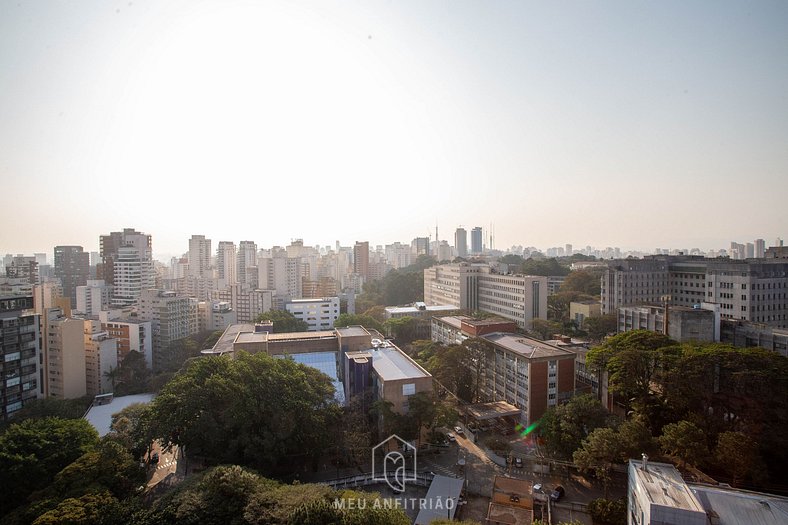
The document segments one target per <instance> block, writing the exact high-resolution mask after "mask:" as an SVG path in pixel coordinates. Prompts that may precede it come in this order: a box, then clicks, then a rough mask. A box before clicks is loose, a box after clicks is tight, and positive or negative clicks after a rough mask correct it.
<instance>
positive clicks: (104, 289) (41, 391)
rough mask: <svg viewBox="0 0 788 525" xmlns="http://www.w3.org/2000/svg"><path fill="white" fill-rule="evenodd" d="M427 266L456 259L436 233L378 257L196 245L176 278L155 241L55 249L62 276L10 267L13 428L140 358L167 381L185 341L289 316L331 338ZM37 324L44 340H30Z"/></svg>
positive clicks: (1, 286)
mask: <svg viewBox="0 0 788 525" xmlns="http://www.w3.org/2000/svg"><path fill="white" fill-rule="evenodd" d="M481 235H482V231H481V228H476V229H474V230H473V231H472V232H471V252H472V253H481V252H482V250H483V244H482V238H481ZM457 239H459V236H458V237H457ZM214 248H215V250H214ZM462 251H463V253H465V252H466V251H467V246H466V248H464V249H463V250H462ZM420 255H428V256H436V255H437V256H439V257H440V256H443V257H445V258H446V259H451V258H453V257H454V255H455V249H454V248H453V247H451V246H449V245H448V243H447V242H446V241H439V240H438V239H437V231H436V238H435V239H434V240H433V239H431V238H430V237H418V238H415V239H413V241H412V242H411V243H410V244H405V243H399V242H397V243H393V244H390V245H387V246H385V247H384V246H377V247H375V248H371V247H370V245H369V243H368V242H356V243H355V245H353V246H351V247H345V246H341V245H340V244H339V242H337V243H336V245H335V246H334V247H331V246H325V247H319V246H318V247H313V246H305V245H304V243H303V241H302V240H294V241H292V242H291V244H290V245H288V246H286V247H278V246H274V247H272V248H270V249H259V248H258V246H257V245H256V244H255V243H254V242H252V241H241V242H239V243H237V244H236V243H235V242H232V241H220V242H218V243H217V244H216V245H215V246H214V245H213V243H212V241H211V239H208V238H206V237H205V236H204V235H193V236H192V237H191V238H190V239H189V242H188V252H187V253H185V254H184V255H183V256H182V257H178V258H174V259H172V260H171V261H170V265H169V267H167V266H165V265H163V264H161V263H159V262H158V261H155V260H154V258H153V240H152V236H151V235H149V234H146V233H143V232H139V231H136V230H135V229H132V228H126V229H123V230H122V231H116V232H111V233H109V234H106V235H100V236H99V251H98V252H87V251H85V250H84V248H83V247H82V246H56V247H55V248H54V259H53V261H52V262H53V264H49V261H48V256H47V254H44V253H37V254H34V255H33V256H25V255H6V256H5V257H4V258H3V259H2V267H3V270H4V274H5V277H3V278H0V297H3V298H7V302H6V303H4V304H5V305H6V306H7V308H6V310H5V313H4V319H7V320H4V321H3V332H2V335H0V337H2V340H3V341H6V340H8V342H9V346H8V347H7V348H6V347H5V346H4V355H5V356H6V357H5V359H6V361H5V362H6V363H10V364H6V366H5V369H6V370H7V373H6V379H7V380H6V383H5V384H4V387H3V388H6V389H8V390H7V391H6V390H3V395H4V396H5V397H4V398H3V399H4V401H5V404H4V405H3V407H4V408H3V410H2V417H3V418H5V417H7V416H8V415H10V414H12V413H13V412H15V411H16V410H18V409H19V408H21V406H22V405H23V404H24V402H26V401H27V400H28V399H35V398H37V397H54V398H74V397H80V396H84V395H98V394H104V393H109V392H111V391H112V390H113V389H114V384H113V383H114V378H115V377H116V376H117V369H118V367H120V366H121V365H122V363H123V360H124V359H125V358H126V356H128V354H129V352H132V351H135V352H138V353H139V354H141V356H142V357H143V358H144V361H145V363H146V365H147V366H148V367H150V368H151V369H153V370H154V371H156V370H158V369H160V368H161V367H162V366H164V363H165V362H166V358H167V355H168V352H169V351H170V350H171V348H172V345H173V343H175V342H176V341H178V340H180V339H183V338H184V337H188V336H192V335H195V334H198V333H201V332H208V331H216V330H224V329H225V328H227V327H228V326H230V325H233V324H237V323H253V322H254V321H255V320H256V319H257V318H258V317H259V316H260V314H262V313H264V312H266V311H270V310H274V309H281V310H287V311H289V312H291V313H292V314H293V315H294V316H295V317H297V318H299V319H302V320H303V321H305V322H306V323H307V326H308V327H309V330H310V331H314V332H321V331H326V330H331V329H333V327H334V322H335V321H336V320H337V318H338V317H339V313H340V301H341V300H343V299H344V300H345V301H346V303H347V311H348V312H350V313H354V297H355V294H357V293H360V292H361V291H362V287H363V285H364V283H366V282H368V281H371V280H376V279H380V278H382V277H383V276H385V274H386V273H387V272H388V271H390V270H392V269H397V268H404V267H406V266H409V265H411V264H412V263H413V262H415V260H416V259H417V257H419V256H420ZM453 311H455V310H454V309H449V310H444V312H453ZM28 324H31V325H35V327H36V329H35V331H34V332H30V329H28V328H25V329H24V330H23V331H22V332H19V326H28ZM427 326H428V323H427ZM20 334H24V335H20ZM34 347H35V348H34ZM9 356H10V357H9ZM31 367H32V368H31ZM17 379H18V382H17Z"/></svg>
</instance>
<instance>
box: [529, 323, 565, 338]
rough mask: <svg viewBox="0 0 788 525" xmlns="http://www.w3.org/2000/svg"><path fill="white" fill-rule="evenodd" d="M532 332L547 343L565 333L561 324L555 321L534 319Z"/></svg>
mask: <svg viewBox="0 0 788 525" xmlns="http://www.w3.org/2000/svg"><path fill="white" fill-rule="evenodd" d="M530 331H531V332H532V333H534V334H536V336H537V337H538V338H539V339H541V340H543V341H546V340H548V339H552V338H553V335H555V334H560V333H561V332H562V331H563V326H562V325H561V323H557V322H555V321H546V320H545V319H534V320H533V322H532V323H531V330H530Z"/></svg>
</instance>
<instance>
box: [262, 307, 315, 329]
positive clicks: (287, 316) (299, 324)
mask: <svg viewBox="0 0 788 525" xmlns="http://www.w3.org/2000/svg"><path fill="white" fill-rule="evenodd" d="M263 321H272V322H273V323H274V333H275V334H284V333H290V332H306V331H307V330H308V329H309V325H308V324H307V323H306V321H302V320H301V319H298V318H297V317H296V316H294V315H293V314H291V313H290V312H288V311H287V310H268V311H267V312H263V313H261V314H260V315H258V316H257V319H255V322H256V323H261V322H263Z"/></svg>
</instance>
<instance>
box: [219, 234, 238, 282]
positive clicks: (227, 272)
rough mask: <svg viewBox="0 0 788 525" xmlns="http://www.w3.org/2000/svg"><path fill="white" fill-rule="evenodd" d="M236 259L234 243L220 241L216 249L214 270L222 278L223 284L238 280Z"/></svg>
mask: <svg viewBox="0 0 788 525" xmlns="http://www.w3.org/2000/svg"><path fill="white" fill-rule="evenodd" d="M236 259H237V254H236V251H235V243H233V242H231V241H220V242H219V247H218V248H217V249H216V270H217V276H218V277H219V279H222V280H223V283H224V286H229V285H231V284H235V283H237V282H238V273H237V271H238V268H237V263H236Z"/></svg>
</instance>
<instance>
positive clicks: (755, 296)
mask: <svg viewBox="0 0 788 525" xmlns="http://www.w3.org/2000/svg"><path fill="white" fill-rule="evenodd" d="M664 301H668V304H670V305H675V306H687V307H691V306H693V305H696V304H700V303H703V302H707V303H717V304H719V306H720V315H721V316H722V318H723V319H738V320H744V321H754V322H758V323H763V324H766V325H769V326H774V327H779V328H786V327H788V261H782V260H775V259H752V260H742V261H734V260H726V259H704V258H703V257H698V256H649V257H646V258H644V259H629V260H619V261H612V262H610V263H609V265H608V270H607V272H606V274H605V275H604V276H603V277H602V311H603V313H610V312H614V311H615V310H616V309H617V308H620V307H622V306H633V305H639V304H661V303H663V302H664Z"/></svg>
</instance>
